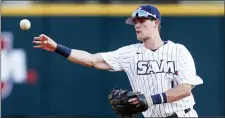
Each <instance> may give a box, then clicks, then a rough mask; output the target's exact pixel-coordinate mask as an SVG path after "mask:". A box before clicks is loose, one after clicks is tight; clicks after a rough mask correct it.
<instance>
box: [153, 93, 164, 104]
mask: <svg viewBox="0 0 225 119" xmlns="http://www.w3.org/2000/svg"><path fill="white" fill-rule="evenodd" d="M151 98H152V102H153V104H154V105H155V104H162V103H167V96H166V93H161V94H156V95H152V96H151Z"/></svg>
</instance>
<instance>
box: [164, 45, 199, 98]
mask: <svg viewBox="0 0 225 119" xmlns="http://www.w3.org/2000/svg"><path fill="white" fill-rule="evenodd" d="M179 47H180V51H179V54H178V61H177V65H178V69H177V74H176V75H175V77H174V81H175V82H177V84H178V85H176V86H175V87H172V89H170V90H168V91H166V92H165V93H166V97H167V102H174V101H178V100H180V99H183V98H185V97H187V96H190V95H191V90H192V89H193V88H194V86H196V85H199V84H202V83H203V81H202V79H201V78H200V77H199V76H197V74H196V69H195V63H194V60H193V57H192V56H191V54H190V52H189V51H188V49H187V48H186V47H185V46H183V45H179Z"/></svg>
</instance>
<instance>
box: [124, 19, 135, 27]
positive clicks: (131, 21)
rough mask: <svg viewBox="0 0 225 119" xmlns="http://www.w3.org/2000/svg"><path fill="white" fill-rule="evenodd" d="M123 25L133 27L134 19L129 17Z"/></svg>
mask: <svg viewBox="0 0 225 119" xmlns="http://www.w3.org/2000/svg"><path fill="white" fill-rule="evenodd" d="M125 23H126V24H129V25H134V17H130V18H128V19H126V21H125Z"/></svg>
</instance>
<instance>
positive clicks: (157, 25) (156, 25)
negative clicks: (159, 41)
mask: <svg viewBox="0 0 225 119" xmlns="http://www.w3.org/2000/svg"><path fill="white" fill-rule="evenodd" d="M159 24H160V22H159V20H155V28H158V27H159Z"/></svg>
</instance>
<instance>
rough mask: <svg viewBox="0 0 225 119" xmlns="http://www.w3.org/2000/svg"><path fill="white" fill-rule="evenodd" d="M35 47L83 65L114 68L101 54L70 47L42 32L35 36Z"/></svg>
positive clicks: (102, 68)
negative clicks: (58, 42)
mask: <svg viewBox="0 0 225 119" xmlns="http://www.w3.org/2000/svg"><path fill="white" fill-rule="evenodd" d="M33 43H34V44H36V46H34V48H40V49H44V50H47V51H52V52H57V53H59V54H61V55H62V56H64V57H66V58H67V59H68V60H69V61H71V62H73V63H76V64H81V65H83V66H88V67H95V68H97V69H101V70H111V69H112V68H111V67H110V66H109V65H108V64H107V63H106V62H105V61H104V60H103V58H102V56H101V55H100V54H91V53H88V52H86V51H82V50H76V49H69V48H67V47H65V46H62V45H60V44H57V43H56V42H55V41H54V40H52V39H51V38H49V37H48V36H46V35H44V34H41V35H40V36H39V37H34V41H33Z"/></svg>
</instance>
